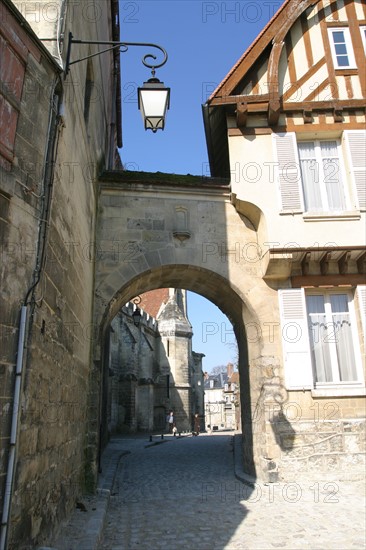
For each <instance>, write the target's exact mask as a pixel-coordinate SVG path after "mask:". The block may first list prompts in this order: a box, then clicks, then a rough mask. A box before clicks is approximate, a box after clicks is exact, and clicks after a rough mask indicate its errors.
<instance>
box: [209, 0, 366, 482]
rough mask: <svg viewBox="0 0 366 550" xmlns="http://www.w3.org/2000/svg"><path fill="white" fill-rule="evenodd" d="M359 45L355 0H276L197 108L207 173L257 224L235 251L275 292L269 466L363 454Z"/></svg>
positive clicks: (364, 141)
mask: <svg viewBox="0 0 366 550" xmlns="http://www.w3.org/2000/svg"><path fill="white" fill-rule="evenodd" d="M365 52H366V4H365V2H364V1H362V0H337V1H335V0H319V1H314V0H286V1H285V2H284V3H283V5H282V7H281V8H280V9H279V11H278V12H277V13H276V14H275V16H274V17H273V18H272V20H271V21H270V22H269V23H268V25H267V26H266V28H265V29H264V30H263V32H262V33H261V34H260V35H259V36H258V37H257V39H256V40H255V41H254V43H253V44H252V45H251V46H250V47H249V48H248V49H247V51H246V52H245V53H244V55H243V56H242V57H241V58H240V59H239V61H238V62H237V63H236V65H235V66H234V67H233V69H232V70H231V71H230V72H229V74H228V75H227V76H226V78H225V79H224V80H223V81H222V82H221V84H220V85H219V86H218V87H217V89H216V90H215V91H214V93H213V94H212V95H211V97H210V98H209V99H208V101H207V103H206V104H205V105H204V106H203V114H204V121H205V131H206V139H207V144H208V151H209V158H210V165H211V170H212V175H213V176H224V177H230V181H231V190H232V195H231V201H232V203H233V205H234V206H235V208H236V210H237V211H238V212H239V213H240V214H241V215H242V216H243V219H245V218H246V220H249V221H250V222H251V224H252V225H253V227H254V228H255V230H256V232H257V243H253V246H252V247H251V248H248V246H245V247H243V251H244V250H245V251H246V258H245V259H246V260H247V261H248V262H256V261H257V262H261V266H262V273H263V279H264V281H265V282H266V283H267V285H268V286H269V287H270V288H271V289H273V290H275V291H276V292H274V294H273V296H274V297H273V312H274V314H273V315H274V317H273V319H268V326H267V327H266V330H267V329H268V328H270V327H271V326H273V333H271V331H270V330H268V332H267V334H268V338H269V339H271V338H272V342H273V350H274V353H275V354H277V353H278V354H279V356H280V357H282V361H281V370H280V372H279V380H280V381H281V386H282V390H281V392H279V393H278V395H277V398H276V396H273V397H274V408H273V410H272V413H270V414H268V415H267V416H266V422H267V429H266V437H267V441H270V439H271V437H272V438H273V440H276V442H277V443H278V446H277V447H276V446H275V445H273V447H272V450H273V452H272V451H271V445H270V444H269V447H268V451H269V455H268V456H269V460H271V461H272V464H273V470H274V471H273V478H275V477H276V471H280V477H282V478H283V477H286V476H288V474H289V472H290V471H300V470H301V471H302V472H303V473H304V472H306V471H307V472H309V473H311V471H312V470H313V471H314V468H315V469H317V471H318V472H320V471H323V472H324V474H325V473H326V472H327V471H329V470H332V471H335V470H339V471H340V472H341V471H342V470H343V472H344V474H345V475H348V476H349V475H352V474H354V473H355V472H356V471H357V470H358V466H361V465H362V464H363V461H364V454H363V452H364V448H363V437H362V431H363V429H364V420H363V418H364V413H365V402H364V396H365V353H364V352H365V312H366V286H365V278H366V277H365V272H366V271H365V263H366V252H365V210H366V192H365V189H366V181H365V179H366V178H365V176H366V169H365V164H366V163H365V157H366V132H365V97H366V67H365ZM259 307H260V305H259ZM271 323H272V325H271ZM262 328H264V327H262ZM277 328H279V331H280V332H279V334H280V337H279V339H278V340H279V342H278V345H276V341H275V340H276V338H275V331H276V329H277ZM271 335H272V336H271ZM249 368H250V366H249ZM243 407H245V403H243ZM269 426H270V427H272V428H273V434H272V435H271V429H270V428H269ZM244 441H245V438H244ZM271 453H272V454H271ZM347 466H351V468H348V467H347ZM358 471H359V470H358Z"/></svg>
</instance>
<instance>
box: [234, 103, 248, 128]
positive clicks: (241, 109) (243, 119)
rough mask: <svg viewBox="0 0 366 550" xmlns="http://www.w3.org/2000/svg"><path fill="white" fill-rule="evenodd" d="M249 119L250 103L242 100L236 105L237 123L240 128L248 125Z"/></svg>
mask: <svg viewBox="0 0 366 550" xmlns="http://www.w3.org/2000/svg"><path fill="white" fill-rule="evenodd" d="M247 119H248V103H246V102H244V101H242V102H240V103H237V105H236V124H237V126H238V128H243V127H245V126H246V125H247Z"/></svg>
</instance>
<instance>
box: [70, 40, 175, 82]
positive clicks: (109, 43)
mask: <svg viewBox="0 0 366 550" xmlns="http://www.w3.org/2000/svg"><path fill="white" fill-rule="evenodd" d="M72 44H96V45H100V46H103V45H104V46H109V47H108V48H106V49H105V50H102V51H100V52H96V53H93V54H91V55H87V56H85V57H82V58H80V59H76V60H75V61H71V47H72ZM130 46H140V47H145V48H156V49H158V50H160V52H161V53H162V54H163V56H164V57H163V60H162V61H161V63H151V62H150V60H154V61H155V60H156V59H157V57H156V55H154V54H152V53H147V54H145V55H144V56H143V58H142V60H141V61H142V63H143V64H144V65H145V67H148V68H149V69H151V73H152V75H153V76H155V70H156V69H159V68H160V67H162V66H163V65H165V63H166V62H167V61H168V54H167V52H166V50H165V49H164V48H162V47H161V46H159V45H158V44H153V43H149V42H116V41H97V40H77V39H75V38H74V37H73V35H72V33H71V32H70V33H69V42H68V45H67V53H66V64H65V78H66V76H67V75H68V73H69V71H70V67H71V65H75V63H80V62H81V61H85V60H86V59H90V58H92V57H96V56H97V55H101V54H102V53H105V52H109V51H111V50H114V49H116V48H119V49H120V52H121V53H125V52H127V50H128V48H129V47H130ZM148 60H149V61H148Z"/></svg>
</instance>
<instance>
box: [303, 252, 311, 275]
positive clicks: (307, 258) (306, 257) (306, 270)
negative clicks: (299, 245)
mask: <svg viewBox="0 0 366 550" xmlns="http://www.w3.org/2000/svg"><path fill="white" fill-rule="evenodd" d="M310 255H311V254H310V252H305V255H304V258H303V260H302V262H301V271H302V274H303V275H309V273H310Z"/></svg>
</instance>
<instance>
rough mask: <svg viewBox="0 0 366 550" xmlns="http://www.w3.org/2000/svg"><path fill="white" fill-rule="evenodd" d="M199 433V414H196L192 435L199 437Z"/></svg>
mask: <svg viewBox="0 0 366 550" xmlns="http://www.w3.org/2000/svg"><path fill="white" fill-rule="evenodd" d="M199 433H200V417H199V414H198V413H196V414H195V415H194V425H193V435H199Z"/></svg>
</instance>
